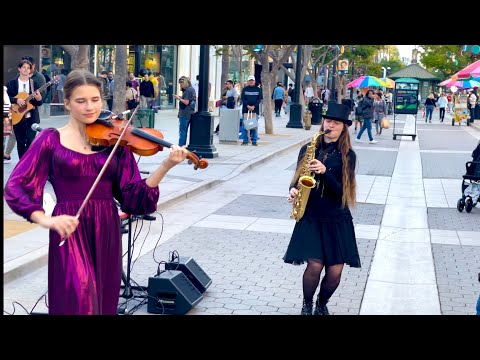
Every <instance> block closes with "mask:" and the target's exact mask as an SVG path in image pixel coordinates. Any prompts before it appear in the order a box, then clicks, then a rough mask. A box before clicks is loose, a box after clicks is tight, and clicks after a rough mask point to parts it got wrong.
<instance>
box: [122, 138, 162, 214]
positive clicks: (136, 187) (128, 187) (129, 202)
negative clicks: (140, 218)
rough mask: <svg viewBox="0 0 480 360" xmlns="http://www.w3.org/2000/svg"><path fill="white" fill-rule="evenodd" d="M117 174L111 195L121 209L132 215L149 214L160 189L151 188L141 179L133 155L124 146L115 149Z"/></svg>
mask: <svg viewBox="0 0 480 360" xmlns="http://www.w3.org/2000/svg"><path fill="white" fill-rule="evenodd" d="M117 151H118V155H117V159H118V161H117V176H116V180H115V181H114V186H113V195H114V197H115V198H116V199H117V200H118V201H119V202H120V204H121V206H122V211H123V212H125V213H127V214H132V215H144V214H150V213H152V212H154V211H155V210H157V203H158V198H159V196H160V190H159V188H158V186H157V187H155V188H151V187H150V186H148V185H147V184H146V182H145V181H146V179H142V178H141V176H140V172H139V170H138V166H137V163H136V162H135V157H134V156H133V154H132V152H131V151H130V150H129V149H127V148H126V147H119V148H118V149H117Z"/></svg>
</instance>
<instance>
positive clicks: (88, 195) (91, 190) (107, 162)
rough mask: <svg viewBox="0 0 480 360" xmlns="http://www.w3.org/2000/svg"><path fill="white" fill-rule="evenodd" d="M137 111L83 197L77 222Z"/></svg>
mask: <svg viewBox="0 0 480 360" xmlns="http://www.w3.org/2000/svg"><path fill="white" fill-rule="evenodd" d="M137 110H138V105H137V107H136V108H135V110H134V111H133V113H132V116H130V119H129V120H128V121H127V123H126V124H125V127H124V128H123V131H122V133H121V134H120V136H119V137H118V140H117V142H116V143H115V146H114V147H113V150H112V152H111V153H110V155H109V156H108V158H107V161H105V164H103V167H102V170H100V173H99V174H98V175H97V178H96V179H95V182H94V183H93V185H92V187H91V188H90V191H89V192H88V194H87V196H86V197H85V200H83V203H82V206H80V209H78V211H77V215H75V218H76V219H77V220H78V218H79V217H80V214H81V212H82V211H83V209H84V208H85V205H87V201H88V200H89V199H90V197H91V196H92V194H93V191H94V190H95V188H96V187H97V185H98V183H99V181H100V179H101V178H102V175H103V173H104V172H105V170H106V169H107V166H108V164H109V163H110V160H112V157H113V155H114V154H115V151H116V150H117V148H118V145H119V144H120V140H122V138H123V135H124V134H125V131H126V130H127V128H128V125H130V123H131V122H132V119H133V117H134V116H135V114H136V113H137ZM128 111H130V110H128ZM125 113H127V114H128V112H126V111H125V112H122V114H125ZM65 240H67V238H63V239H62V241H61V242H60V244H59V245H58V246H62V245H63V244H65Z"/></svg>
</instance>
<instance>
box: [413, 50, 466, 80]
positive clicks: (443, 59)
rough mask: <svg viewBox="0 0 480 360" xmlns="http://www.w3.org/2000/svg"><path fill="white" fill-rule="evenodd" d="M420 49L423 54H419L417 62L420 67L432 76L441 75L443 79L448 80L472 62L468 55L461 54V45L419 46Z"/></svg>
mask: <svg viewBox="0 0 480 360" xmlns="http://www.w3.org/2000/svg"><path fill="white" fill-rule="evenodd" d="M421 47H422V49H423V52H420V59H419V60H420V62H421V63H422V65H423V66H425V68H426V69H427V70H428V71H430V72H431V73H433V74H435V73H436V74H437V75H440V74H442V75H443V77H444V78H449V77H450V76H452V75H453V74H455V73H456V72H458V71H460V70H462V69H463V68H464V67H465V66H467V65H468V64H470V63H471V62H473V61H472V59H471V56H470V55H469V54H468V53H467V54H464V55H462V54H461V51H462V47H463V45H421ZM449 54H450V55H449ZM455 62H456V63H457V65H455ZM435 70H438V72H435ZM439 77H441V76H439Z"/></svg>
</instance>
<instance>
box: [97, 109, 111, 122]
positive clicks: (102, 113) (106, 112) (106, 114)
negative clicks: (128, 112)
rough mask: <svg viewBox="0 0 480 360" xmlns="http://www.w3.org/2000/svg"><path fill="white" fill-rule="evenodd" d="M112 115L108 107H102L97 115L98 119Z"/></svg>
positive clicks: (104, 118)
mask: <svg viewBox="0 0 480 360" xmlns="http://www.w3.org/2000/svg"><path fill="white" fill-rule="evenodd" d="M111 116H112V112H111V111H110V110H108V109H102V111H100V115H98V119H99V120H108V119H110V117H111Z"/></svg>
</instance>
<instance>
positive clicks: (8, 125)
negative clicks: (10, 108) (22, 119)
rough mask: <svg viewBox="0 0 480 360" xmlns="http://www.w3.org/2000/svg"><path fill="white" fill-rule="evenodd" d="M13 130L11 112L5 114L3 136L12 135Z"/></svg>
mask: <svg viewBox="0 0 480 360" xmlns="http://www.w3.org/2000/svg"><path fill="white" fill-rule="evenodd" d="M12 132H13V124H12V115H11V113H8V114H5V113H4V115H3V136H10V135H11V134H12Z"/></svg>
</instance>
